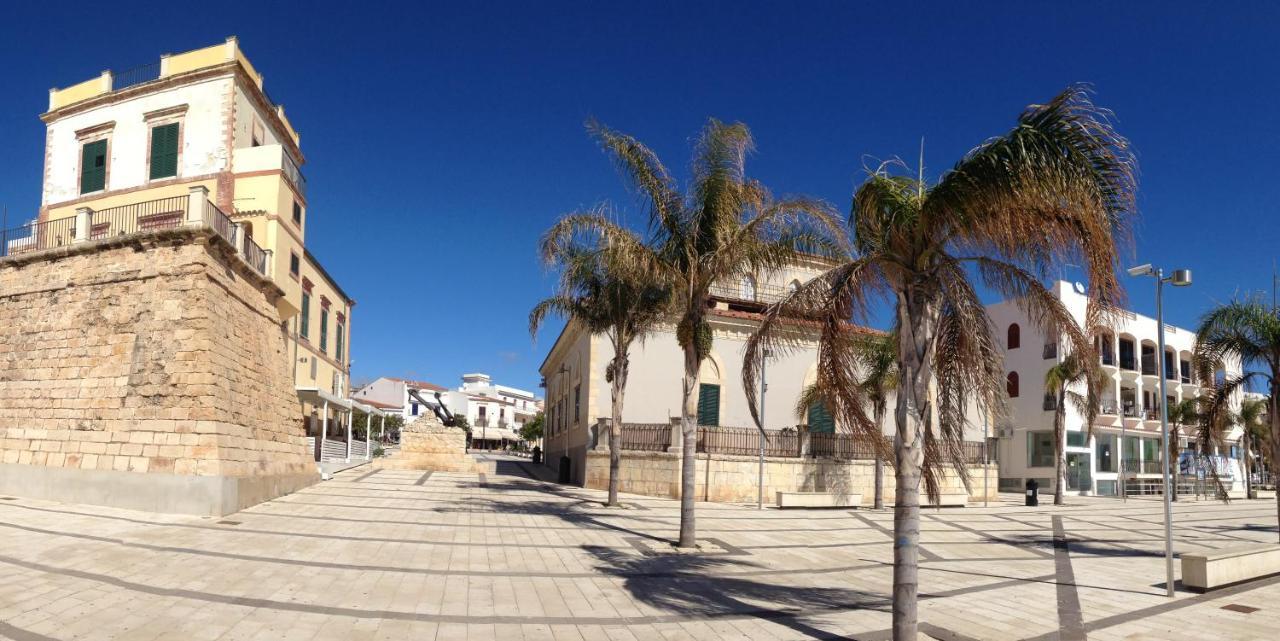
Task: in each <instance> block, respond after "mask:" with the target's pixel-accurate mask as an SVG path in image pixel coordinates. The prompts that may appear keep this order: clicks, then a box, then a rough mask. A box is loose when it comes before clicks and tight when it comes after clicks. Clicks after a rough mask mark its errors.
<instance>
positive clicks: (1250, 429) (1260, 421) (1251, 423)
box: [1232, 398, 1268, 499]
mask: <svg viewBox="0 0 1280 641" xmlns="http://www.w3.org/2000/svg"><path fill="white" fill-rule="evenodd" d="M1266 415H1267V399H1265V398H1246V399H1244V400H1242V401H1240V411H1239V412H1236V414H1235V415H1234V416H1232V422H1233V423H1235V424H1236V425H1239V426H1240V447H1241V449H1242V450H1243V452H1242V454H1243V455H1244V495H1245V498H1248V499H1256V498H1258V495H1257V493H1256V492H1255V491H1254V489H1253V444H1254V443H1258V444H1259V445H1261V444H1265V443H1266V442H1267V440H1268V439H1267V424H1266V420H1265V419H1266Z"/></svg>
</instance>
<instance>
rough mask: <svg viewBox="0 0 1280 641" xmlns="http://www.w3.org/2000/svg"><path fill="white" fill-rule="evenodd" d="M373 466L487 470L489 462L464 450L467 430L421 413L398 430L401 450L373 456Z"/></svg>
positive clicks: (467, 470) (440, 470)
mask: <svg viewBox="0 0 1280 641" xmlns="http://www.w3.org/2000/svg"><path fill="white" fill-rule="evenodd" d="M373 467H374V468H375V469H390V470H431V471H435V472H489V473H492V472H493V469H492V466H491V465H489V464H486V463H482V462H480V461H477V460H476V459H475V458H474V457H472V456H471V455H470V454H467V433H466V432H464V431H462V430H461V429H459V428H456V427H445V426H444V424H442V423H440V421H438V420H437V419H435V418H434V417H432V416H422V417H420V418H418V420H416V421H414V422H412V423H410V424H408V425H406V426H405V427H404V429H402V430H401V431H400V451H399V452H397V453H396V454H395V455H393V456H389V457H386V458H380V459H375V460H374V464H373Z"/></svg>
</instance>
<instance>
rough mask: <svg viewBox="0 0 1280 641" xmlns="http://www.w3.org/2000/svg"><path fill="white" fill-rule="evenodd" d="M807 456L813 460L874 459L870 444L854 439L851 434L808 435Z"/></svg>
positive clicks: (874, 454) (872, 448) (873, 450)
mask: <svg viewBox="0 0 1280 641" xmlns="http://www.w3.org/2000/svg"><path fill="white" fill-rule="evenodd" d="M809 455H810V456H813V457H815V458H823V457H827V458H837V459H846V460H855V459H856V460H868V459H874V458H875V457H876V452H875V447H873V446H872V444H871V443H867V442H864V441H862V440H860V439H855V438H854V437H853V435H852V434H832V433H821V432H819V433H815V434H810V435H809Z"/></svg>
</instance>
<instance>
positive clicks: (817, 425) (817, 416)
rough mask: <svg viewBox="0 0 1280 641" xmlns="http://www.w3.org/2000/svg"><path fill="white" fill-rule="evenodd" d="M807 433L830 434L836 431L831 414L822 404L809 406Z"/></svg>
mask: <svg viewBox="0 0 1280 641" xmlns="http://www.w3.org/2000/svg"><path fill="white" fill-rule="evenodd" d="M808 418H809V431H810V432H814V433H820V434H832V433H834V432H835V431H836V423H835V421H833V420H832V419H831V412H828V411H827V407H826V406H825V405H823V404H822V403H814V404H813V405H810V406H809V416H808Z"/></svg>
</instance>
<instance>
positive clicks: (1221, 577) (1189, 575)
mask: <svg viewBox="0 0 1280 641" xmlns="http://www.w3.org/2000/svg"><path fill="white" fill-rule="evenodd" d="M1272 574H1280V545H1275V544H1266V545H1250V546H1243V547H1237V548H1229V549H1225V550H1214V551H1212V552H1205V553H1196V554H1183V555H1182V585H1183V586H1185V587H1187V588H1189V589H1191V590H1195V591H1197V592H1205V591H1208V590H1213V589H1216V588H1220V587H1223V586H1227V585H1232V584H1234V583H1240V582H1241V581H1248V580H1250V579H1258V578H1262V577H1264V576H1269V575H1272Z"/></svg>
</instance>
